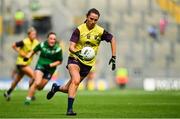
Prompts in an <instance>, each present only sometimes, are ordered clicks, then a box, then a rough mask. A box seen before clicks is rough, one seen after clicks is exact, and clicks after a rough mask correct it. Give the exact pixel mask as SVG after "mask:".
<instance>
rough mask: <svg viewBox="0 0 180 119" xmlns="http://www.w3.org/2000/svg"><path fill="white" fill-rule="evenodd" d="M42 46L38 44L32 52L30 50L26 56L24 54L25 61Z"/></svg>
mask: <svg viewBox="0 0 180 119" xmlns="http://www.w3.org/2000/svg"><path fill="white" fill-rule="evenodd" d="M40 48H41V46H40V44H38V45H37V46H36V47H35V48H34V49H33V50H32V51H31V52H29V53H28V54H27V55H26V56H24V61H28V60H29V58H31V57H32V56H33V55H34V54H35V53H36V52H37V51H39V50H40Z"/></svg>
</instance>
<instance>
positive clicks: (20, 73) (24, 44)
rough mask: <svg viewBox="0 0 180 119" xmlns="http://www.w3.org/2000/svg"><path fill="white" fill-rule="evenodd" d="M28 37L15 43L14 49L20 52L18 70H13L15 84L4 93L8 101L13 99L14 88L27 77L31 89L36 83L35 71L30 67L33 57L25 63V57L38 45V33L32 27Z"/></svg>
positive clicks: (17, 63)
mask: <svg viewBox="0 0 180 119" xmlns="http://www.w3.org/2000/svg"><path fill="white" fill-rule="evenodd" d="M27 35H28V37H27V38H25V39H24V40H21V41H18V42H15V43H13V45H12V47H13V49H14V50H15V51H16V52H18V56H17V60H16V68H15V69H14V70H13V73H12V74H13V77H12V78H13V79H14V80H13V82H12V83H11V86H10V88H9V89H8V90H7V91H6V92H5V93H4V97H5V99H6V100H7V101H9V100H10V98H11V93H12V91H13V90H14V88H15V87H16V86H17V84H18V83H19V81H20V80H21V79H22V78H23V77H24V75H27V76H28V77H29V78H30V80H29V87H30V86H31V85H32V84H33V82H34V71H33V69H32V68H31V67H30V64H31V61H32V57H31V58H30V59H29V60H28V61H24V60H23V59H24V57H25V56H26V55H27V54H28V53H29V52H31V51H32V50H33V48H34V47H35V46H36V45H38V43H39V42H38V40H37V32H36V30H35V29H34V28H33V27H30V28H29V29H28V32H27Z"/></svg>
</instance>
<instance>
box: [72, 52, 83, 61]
mask: <svg viewBox="0 0 180 119" xmlns="http://www.w3.org/2000/svg"><path fill="white" fill-rule="evenodd" d="M74 54H75V55H76V56H78V57H79V58H80V59H82V60H84V57H83V56H82V55H81V50H79V51H77V52H75V53H74Z"/></svg>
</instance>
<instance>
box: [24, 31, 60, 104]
mask: <svg viewBox="0 0 180 119" xmlns="http://www.w3.org/2000/svg"><path fill="white" fill-rule="evenodd" d="M47 38H48V40H47V41H44V42H41V43H40V44H39V45H37V46H36V47H35V48H34V49H33V51H32V52H31V53H29V54H28V55H27V57H26V58H24V60H28V59H29V58H31V57H32V56H33V55H34V54H35V53H36V52H38V51H39V52H40V56H39V59H38V61H37V64H36V68H35V73H34V78H35V81H34V83H33V84H32V86H31V87H30V89H29V92H28V96H27V97H26V100H25V104H26V105H29V104H30V102H31V100H32V97H33V95H34V93H35V91H36V90H42V89H43V88H44V86H45V85H46V84H47V83H48V81H49V80H50V79H51V77H52V75H53V73H54V72H55V70H56V67H57V66H58V65H60V64H61V63H62V60H63V56H62V49H61V47H60V44H59V42H57V40H56V34H55V33H54V32H50V33H49V34H48V36H47Z"/></svg>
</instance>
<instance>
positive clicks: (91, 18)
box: [86, 13, 99, 29]
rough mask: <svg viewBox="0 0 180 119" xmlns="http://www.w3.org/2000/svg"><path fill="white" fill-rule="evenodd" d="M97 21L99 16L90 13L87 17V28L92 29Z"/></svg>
mask: <svg viewBox="0 0 180 119" xmlns="http://www.w3.org/2000/svg"><path fill="white" fill-rule="evenodd" d="M98 19H99V16H98V15H97V14H95V13H90V15H89V16H87V21H86V24H87V27H88V28H89V29H92V28H94V26H95V25H96V23H97V21H98Z"/></svg>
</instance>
